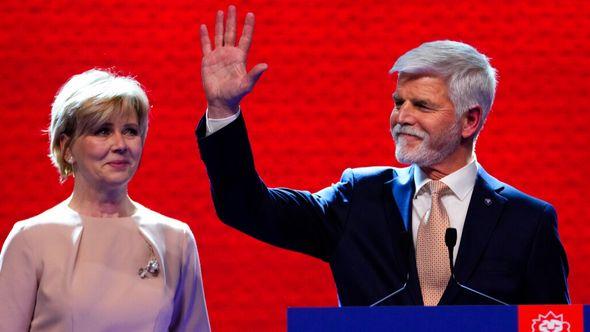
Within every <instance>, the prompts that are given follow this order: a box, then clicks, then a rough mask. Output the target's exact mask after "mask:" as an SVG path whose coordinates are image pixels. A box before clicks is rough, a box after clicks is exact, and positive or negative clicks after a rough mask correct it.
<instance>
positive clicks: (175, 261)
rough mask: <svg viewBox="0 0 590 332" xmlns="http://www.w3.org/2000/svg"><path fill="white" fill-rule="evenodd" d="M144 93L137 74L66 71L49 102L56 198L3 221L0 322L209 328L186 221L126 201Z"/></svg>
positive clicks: (137, 154) (12, 327)
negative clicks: (9, 225)
mask: <svg viewBox="0 0 590 332" xmlns="http://www.w3.org/2000/svg"><path fill="white" fill-rule="evenodd" d="M149 108H150V106H149V102H148V99H147V96H146V94H145V92H144V91H143V90H142V89H141V87H140V85H139V83H138V82H137V81H135V80H133V79H131V78H127V77H119V76H115V75H113V74H111V73H108V72H105V71H100V70H89V71H87V72H84V73H82V74H79V75H75V76H73V77H72V78H71V79H70V80H69V81H68V82H67V83H66V84H65V85H64V86H63V87H62V88H61V90H60V91H59V93H58V94H57V96H56V97H55V101H54V103H53V107H52V111H51V113H52V114H51V125H50V127H49V136H50V158H51V160H52V162H53V164H54V165H55V167H56V168H57V169H58V171H59V173H60V176H61V180H62V181H65V180H66V179H67V178H68V177H69V176H70V175H72V176H73V178H74V190H73V193H72V195H71V196H70V198H69V199H67V200H66V201H64V202H62V203H60V204H58V205H57V206H55V207H53V208H51V209H49V210H47V211H45V212H43V213H41V214H40V215H38V216H35V217H33V218H31V219H28V220H24V221H20V222H18V223H16V224H15V225H14V228H13V230H12V231H11V232H10V234H9V235H8V238H7V239H6V242H5V243H4V247H3V248H2V253H1V254H0V331H4V332H7V331H27V330H30V331H168V330H172V331H209V330H210V327H209V320H208V316H207V309H206V307H205V297H204V294H203V285H202V281H201V271H200V265H199V257H198V253H197V247H196V244H195V239H194V237H193V234H192V233H191V231H190V229H189V227H188V226H187V225H186V224H184V223H182V222H180V221H177V220H174V219H171V218H168V217H165V216H163V215H161V214H158V213H156V212H154V211H151V210H149V209H147V208H145V207H143V206H141V205H140V204H138V203H136V202H134V201H132V200H131V199H130V198H129V196H128V194H127V185H128V183H129V181H130V180H131V178H132V177H133V175H134V174H135V171H136V170H137V167H138V165H139V162H140V160H141V153H142V149H143V144H144V141H145V137H146V133H147V128H148V112H149Z"/></svg>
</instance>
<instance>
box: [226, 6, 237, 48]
mask: <svg viewBox="0 0 590 332" xmlns="http://www.w3.org/2000/svg"><path fill="white" fill-rule="evenodd" d="M235 43H236V7H235V6H229V7H228V8H227V21H226V22H225V37H224V45H227V46H234V45H235Z"/></svg>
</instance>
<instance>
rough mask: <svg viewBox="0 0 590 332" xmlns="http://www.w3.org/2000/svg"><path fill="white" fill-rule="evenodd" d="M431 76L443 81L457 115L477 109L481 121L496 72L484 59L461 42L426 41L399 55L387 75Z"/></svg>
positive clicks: (491, 98) (493, 91)
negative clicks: (480, 110)
mask: <svg viewBox="0 0 590 332" xmlns="http://www.w3.org/2000/svg"><path fill="white" fill-rule="evenodd" d="M395 72H397V73H399V74H410V75H434V76H438V77H441V78H442V79H444V80H445V81H446V82H447V87H448V89H449V98H450V99H451V101H452V102H453V105H454V106H455V112H456V113H457V116H461V115H463V114H464V113H465V112H467V110H469V109H471V108H473V107H476V106H480V107H481V109H482V111H483V115H482V118H483V121H482V122H481V125H480V127H479V128H478V129H477V133H479V131H480V130H481V128H482V127H483V124H484V122H485V120H486V118H487V116H488V114H489V112H490V109H491V108H492V103H493V102H494V96H495V94H496V84H497V80H496V69H494V68H493V67H492V66H491V65H490V62H489V59H488V57H487V56H485V55H483V54H481V53H479V52H478V51H477V50H476V49H475V48H474V47H472V46H470V45H467V44H465V43H461V42H456V41H451V40H439V41H433V42H428V43H424V44H422V45H420V46H419V47H417V48H415V49H413V50H410V51H408V52H407V53H406V54H404V55H402V56H401V57H400V58H399V59H397V61H396V62H395V64H394V65H393V67H392V68H391V70H390V71H389V73H390V74H393V73H395Z"/></svg>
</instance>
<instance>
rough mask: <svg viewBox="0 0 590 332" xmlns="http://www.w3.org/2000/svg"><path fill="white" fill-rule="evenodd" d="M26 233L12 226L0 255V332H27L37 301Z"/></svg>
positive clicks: (32, 265) (34, 276)
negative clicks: (0, 302)
mask: <svg viewBox="0 0 590 332" xmlns="http://www.w3.org/2000/svg"><path fill="white" fill-rule="evenodd" d="M25 233H26V230H24V229H23V228H22V227H21V226H20V225H19V224H18V223H17V224H16V225H15V226H14V228H13V229H12V231H11V232H10V234H9V235H8V237H7V238H6V241H5V242H4V246H3V248H2V253H0V299H2V300H1V301H2V305H0V331H6V332H11V331H28V330H29V326H30V324H31V320H32V317H33V311H34V309H35V302H36V298H37V287H38V285H37V277H36V276H37V271H36V263H35V257H34V253H33V251H32V248H31V247H30V245H29V243H28V242H27V239H26V237H25V236H26V234H25Z"/></svg>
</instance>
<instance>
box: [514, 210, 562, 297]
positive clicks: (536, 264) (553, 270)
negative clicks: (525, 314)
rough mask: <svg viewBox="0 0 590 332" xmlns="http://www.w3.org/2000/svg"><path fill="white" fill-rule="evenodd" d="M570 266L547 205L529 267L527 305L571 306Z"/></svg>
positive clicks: (526, 291)
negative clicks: (560, 304) (561, 304)
mask: <svg viewBox="0 0 590 332" xmlns="http://www.w3.org/2000/svg"><path fill="white" fill-rule="evenodd" d="M568 272H569V267H568V263H567V257H566V254H565V250H564V248H563V246H562V244H561V241H560V240H559V234H558V232H557V216H556V213H555V209H553V207H552V206H550V205H548V204H547V205H546V206H545V209H544V210H543V213H542V216H541V222H540V223H539V226H538V228H537V233H536V235H535V238H534V240H533V244H532V250H531V255H530V258H529V262H528V264H527V270H526V282H525V297H526V299H527V301H526V302H527V303H547V304H554V303H563V304H565V303H570V298H569V293H568V286H567V276H568Z"/></svg>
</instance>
